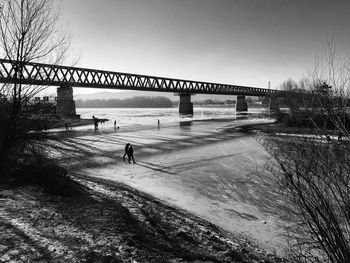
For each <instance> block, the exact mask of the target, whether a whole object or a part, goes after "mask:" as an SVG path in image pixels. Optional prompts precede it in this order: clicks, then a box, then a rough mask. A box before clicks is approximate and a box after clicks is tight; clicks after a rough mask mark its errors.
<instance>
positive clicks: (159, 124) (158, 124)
mask: <svg viewBox="0 0 350 263" xmlns="http://www.w3.org/2000/svg"><path fill="white" fill-rule="evenodd" d="M159 126H160V121H159V119H158V127H159Z"/></svg>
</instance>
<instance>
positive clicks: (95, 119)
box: [94, 118, 98, 131]
mask: <svg viewBox="0 0 350 263" xmlns="http://www.w3.org/2000/svg"><path fill="white" fill-rule="evenodd" d="M94 125H95V131H96V130H98V118H94Z"/></svg>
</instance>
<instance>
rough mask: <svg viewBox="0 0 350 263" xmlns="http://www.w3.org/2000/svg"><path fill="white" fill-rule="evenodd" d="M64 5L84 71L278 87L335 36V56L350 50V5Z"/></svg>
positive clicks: (299, 1)
mask: <svg viewBox="0 0 350 263" xmlns="http://www.w3.org/2000/svg"><path fill="white" fill-rule="evenodd" d="M61 8H62V11H61V20H62V23H64V24H67V25H68V28H69V29H70V31H71V33H72V36H73V48H74V50H75V52H76V53H78V54H80V57H81V58H80V62H79V66H81V67H89V68H96V69H105V70H112V71H121V72H130V73H139V74H149V75H156V76H164V77H173V78H183V79H193V80H202V81H210V82H219V83H228V84H237V85H247V86H256V87H266V86H267V82H268V81H269V80H270V81H271V85H272V87H275V86H277V85H279V84H280V83H281V82H283V81H284V80H286V79H288V78H293V79H295V80H299V79H300V78H301V77H302V76H303V75H307V71H308V69H309V68H311V67H312V65H313V64H314V56H315V52H316V51H317V50H319V51H320V52H323V50H324V48H325V47H326V42H327V37H329V36H331V35H332V34H333V35H334V38H335V41H336V44H337V48H338V54H341V55H344V54H345V55H348V53H350V52H349V51H350V34H349V33H350V32H349V29H350V15H349V13H350V1H349V0H347V1H346V0H344V1H343V0H329V1H328V0H62V6H61ZM89 92H93V90H89ZM78 93H79V91H78Z"/></svg>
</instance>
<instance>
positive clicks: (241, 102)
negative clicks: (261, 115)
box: [236, 95, 248, 112]
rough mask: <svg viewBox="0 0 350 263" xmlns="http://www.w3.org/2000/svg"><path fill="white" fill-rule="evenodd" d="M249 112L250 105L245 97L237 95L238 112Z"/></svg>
mask: <svg viewBox="0 0 350 263" xmlns="http://www.w3.org/2000/svg"><path fill="white" fill-rule="evenodd" d="M240 111H248V103H247V101H246V100H245V96H244V95H237V101H236V112H240Z"/></svg>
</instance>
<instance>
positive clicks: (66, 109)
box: [56, 85, 78, 117]
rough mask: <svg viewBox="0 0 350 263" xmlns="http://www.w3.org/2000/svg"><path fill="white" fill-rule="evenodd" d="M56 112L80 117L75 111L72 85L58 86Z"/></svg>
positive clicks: (66, 115) (61, 114)
mask: <svg viewBox="0 0 350 263" xmlns="http://www.w3.org/2000/svg"><path fill="white" fill-rule="evenodd" d="M56 114H57V115H60V116H65V117H78V116H77V114H76V111H75V101H74V100H73V88H72V86H70V85H62V86H60V87H59V88H57V105H56Z"/></svg>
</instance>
